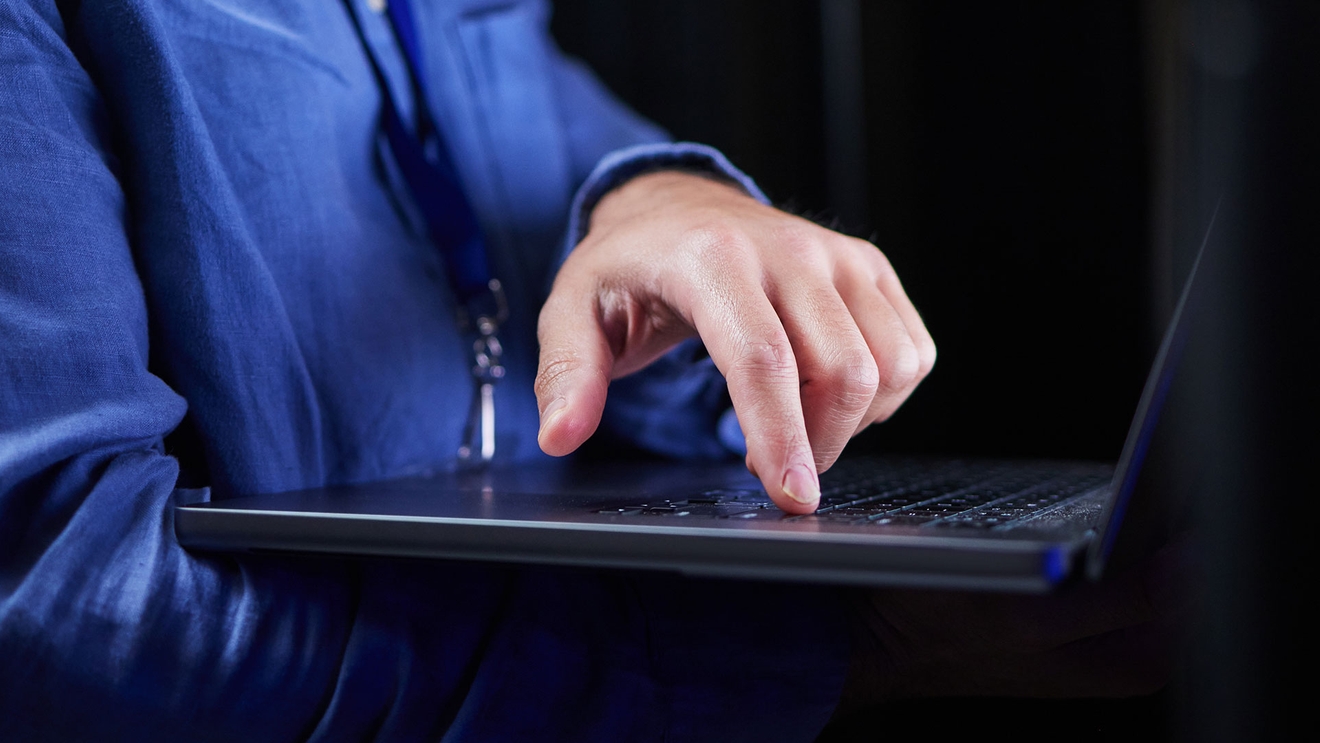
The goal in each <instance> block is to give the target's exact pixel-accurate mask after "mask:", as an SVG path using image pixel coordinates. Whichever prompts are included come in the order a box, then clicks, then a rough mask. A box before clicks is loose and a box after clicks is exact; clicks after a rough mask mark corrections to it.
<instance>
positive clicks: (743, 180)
mask: <svg viewBox="0 0 1320 743" xmlns="http://www.w3.org/2000/svg"><path fill="white" fill-rule="evenodd" d="M667 168H673V169H675V170H697V171H702V172H706V173H710V174H712V175H717V176H720V177H721V178H725V179H727V180H729V181H730V182H732V183H734V184H736V185H737V186H739V187H740V188H742V189H743V190H744V191H746V192H747V194H748V195H749V196H751V197H752V198H754V199H756V200H757V201H760V202H761V203H762V204H769V203H770V199H768V198H766V195H765V193H763V192H762V191H761V188H760V187H759V186H757V185H756V182H755V181H753V180H752V179H751V177H749V176H748V175H747V174H746V173H744V172H742V171H741V170H739V169H737V168H735V167H734V166H733V163H731V162H729V159H728V158H727V157H725V156H724V153H722V152H720V151H719V150H717V149H715V148H714V147H708V146H706V145H704V144H697V143H695V142H661V143H657V144H642V145H637V146H635V147H625V148H623V149H621V150H615V151H614V152H611V153H610V154H608V155H606V156H605V157H603V158H601V160H600V162H599V163H598V164H597V165H596V169H595V170H593V171H591V175H589V176H587V180H586V181H585V182H584V183H583V184H582V186H581V187H580V188H579V189H578V192H577V195H576V196H574V197H573V206H572V208H571V209H570V210H569V221H568V235H567V240H566V243H567V244H566V245H565V246H564V253H563V255H562V256H560V257H561V259H562V258H566V257H567V256H568V253H569V252H570V251H572V250H573V248H574V247H575V246H576V245H577V244H578V243H580V242H582V238H584V237H586V236H587V230H588V229H589V228H590V227H591V210H593V209H595V208H596V204H598V203H600V200H601V199H602V198H604V197H605V194H607V193H609V192H610V191H612V190H614V189H616V188H618V187H619V186H621V185H623V184H624V183H626V182H628V181H629V180H631V179H633V178H636V177H637V176H639V175H641V174H642V173H649V172H651V171H654V170H664V169H667ZM561 263H562V260H561Z"/></svg>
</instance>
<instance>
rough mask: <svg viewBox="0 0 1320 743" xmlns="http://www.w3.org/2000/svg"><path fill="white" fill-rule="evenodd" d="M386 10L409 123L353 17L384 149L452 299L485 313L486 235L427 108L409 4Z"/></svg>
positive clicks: (473, 313) (398, 2)
mask: <svg viewBox="0 0 1320 743" xmlns="http://www.w3.org/2000/svg"><path fill="white" fill-rule="evenodd" d="M350 14H352V10H351V9H350ZM388 14H389V19H390V25H391V26H392V27H393V29H394V35H395V38H396V39H397V40H398V42H399V48H400V49H401V50H402V52H403V57H404V60H405V62H406V63H407V67H408V74H409V78H410V82H411V83H412V85H411V87H412V91H413V97H414V99H415V101H416V105H415V106H414V110H415V111H416V122H415V125H413V126H410V125H409V124H408V123H406V122H405V121H404V120H403V117H402V116H401V115H400V114H399V110H398V108H397V107H396V106H395V103H394V97H393V96H392V95H391V93H390V87H389V85H388V84H387V82H386V78H385V74H384V72H383V70H382V69H381V65H380V63H379V61H378V60H377V59H376V55H375V53H374V51H373V49H372V47H371V45H370V44H369V43H367V38H366V34H365V33H364V31H363V29H362V27H361V25H359V24H358V19H357V16H356V15H355V14H353V21H354V24H355V25H357V31H358V35H359V36H360V37H361V40H362V44H363V46H364V47H365V48H366V50H367V57H368V60H369V61H370V63H371V68H372V72H373V73H374V74H375V76H376V79H377V83H378V84H379V85H380V89H381V98H382V106H381V108H382V110H381V123H382V125H383V128H384V130H385V136H386V139H387V140H388V142H389V145H390V152H391V153H392V154H393V155H394V161H395V163H397V165H398V167H399V171H400V173H401V174H402V175H403V180H404V182H405V183H406V184H407V185H408V190H409V191H410V192H411V193H412V197H413V201H414V202H415V203H416V204H417V207H418V209H420V210H421V213H422V218H423V219H424V220H425V221H426V227H427V232H428V234H429V236H430V238H431V240H432V242H434V243H435V245H436V247H438V248H439V249H440V253H441V255H442V256H443V257H444V261H445V267H446V268H447V269H448V274H449V282H450V285H451V288H452V289H453V291H454V295H455V299H457V300H458V302H459V304H460V305H462V306H463V308H464V309H465V310H466V311H467V312H468V313H469V316H470V317H474V318H475V317H479V316H482V315H490V314H492V312H493V311H497V310H498V308H497V307H492V306H491V302H490V296H489V295H490V293H491V279H492V278H493V277H492V276H491V269H490V260H489V258H488V256H487V254H486V241H485V238H484V236H483V235H482V233H481V226H480V225H479V224H478V223H477V218H476V214H475V213H474V212H473V211H472V207H471V205H470V204H469V203H468V200H467V196H466V195H465V194H464V193H463V188H462V186H461V185H460V183H459V180H458V173H457V170H456V169H455V168H454V164H453V161H452V160H451V159H450V157H449V150H448V148H447V147H446V146H445V142H444V140H443V138H442V136H441V134H440V130H439V128H438V127H437V126H435V124H434V122H433V121H432V119H431V115H430V111H429V109H428V108H427V101H428V100H429V98H428V97H427V82H426V72H425V70H426V68H425V66H424V65H423V64H422V55H421V45H420V40H419V37H418V35H417V25H416V23H415V21H414V19H413V15H412V8H411V6H409V4H408V2H407V0H390V2H389V5H388Z"/></svg>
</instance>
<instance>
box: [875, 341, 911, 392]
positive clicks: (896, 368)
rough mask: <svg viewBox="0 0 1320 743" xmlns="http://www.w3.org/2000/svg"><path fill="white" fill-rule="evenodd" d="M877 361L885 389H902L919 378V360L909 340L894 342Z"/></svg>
mask: <svg viewBox="0 0 1320 743" xmlns="http://www.w3.org/2000/svg"><path fill="white" fill-rule="evenodd" d="M879 362H880V363H879V367H880V379H881V384H883V385H884V386H885V388H886V389H890V390H904V389H907V388H908V387H911V386H912V385H914V384H916V383H917V381H918V380H919V379H920V378H921V377H920V375H921V360H920V358H919V356H918V354H917V347H916V346H915V345H914V344H913V343H912V341H911V340H907V339H904V341H903V342H899V343H896V344H895V345H894V348H893V350H892V351H890V353H887V354H885V355H884V356H883V357H882V358H881V359H879Z"/></svg>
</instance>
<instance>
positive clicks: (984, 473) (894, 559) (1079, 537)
mask: <svg viewBox="0 0 1320 743" xmlns="http://www.w3.org/2000/svg"><path fill="white" fill-rule="evenodd" d="M1213 224H1214V220H1213V218H1212V219H1211V225H1210V227H1209V228H1208V229H1207V231H1206V234H1205V239H1204V240H1203V242H1202V245H1201V249H1200V253H1199V254H1198V256H1197V258H1196V261H1195V263H1194V264H1193V267H1192V270H1191V272H1190V274H1189V276H1188V278H1187V281H1186V282H1185V284H1184V286H1183V290H1182V293H1181V296H1180V298H1179V301H1178V304H1177V306H1176V308H1175V310H1174V313H1173V316H1172V318H1171V320H1170V323H1169V326H1168V328H1167V330H1166V331H1165V335H1164V338H1163V341H1162V343H1161V345H1160V347H1159V350H1158V352H1157V354H1156V357H1155V361H1154V364H1153V366H1152V368H1151V371H1150V373H1149V375H1148V377H1147V379H1146V384H1145V387H1144V389H1143V391H1142V394H1141V398H1140V401H1139V403H1138V405H1137V410H1136V414H1135V416H1134V418H1133V421H1132V425H1131V427H1130V429H1129V432H1128V436H1127V441H1126V442H1125V444H1124V446H1123V449H1122V455H1121V457H1120V459H1119V460H1118V462H1117V464H1112V465H1111V464H1097V463H1087V462H1057V461H1035V462H1022V461H996V460H976V459H941V458H886V457H859V458H845V459H843V460H841V461H840V462H839V463H838V464H836V465H835V466H834V467H833V468H831V469H830V470H829V471H828V472H826V473H825V474H824V475H822V477H821V489H822V496H821V503H820V507H819V509H818V510H817V511H816V512H815V513H812V514H807V515H798V516H791V515H787V514H784V513H783V512H781V511H780V510H779V509H778V508H777V507H776V506H774V504H773V503H771V502H770V499H769V497H768V496H767V495H766V493H765V491H764V490H763V489H762V488H761V487H760V484H759V483H758V481H757V480H756V479H755V478H753V477H752V476H751V475H750V474H749V473H748V472H747V470H746V468H744V467H743V466H742V464H741V463H734V462H730V463H710V464H692V463H674V462H618V463H609V464H600V463H583V462H575V461H572V460H568V461H556V462H552V463H547V464H536V465H524V466H514V467H491V468H488V469H467V470H458V471H453V472H447V473H444V474H440V475H436V476H432V477H427V478H418V479H407V480H397V481H390V482H380V483H371V484H357V485H346V486H336V487H327V488H320V489H314V490H300V491H292V492H284V493H272V494H264V495H253V496H244V497H237V498H232V499H227V500H222V501H216V502H189V501H188V500H187V499H182V500H180V501H179V502H177V503H176V505H175V507H174V514H173V515H174V526H175V533H176V535H177V537H178V540H179V542H180V543H181V544H182V545H183V546H184V547H187V548H190V549H195V550H220V551H240V552H261V553H272V552H275V553H304V554H330V555H369V556H380V557H408V558H435V559H448V560H478V561H489V562H503V563H530V564H549V565H572V566H587V567H593V568H625V569H645V570H665V571H678V572H681V573H685V574H689V575H697V576H710V577H721V578H740V579H769V580H781V581H809V582H814V583H826V584H841V585H864V586H877V587H878V586H904V587H926V588H944V589H970V590H991V591H1006V592H1024V593H1041V592H1046V591H1049V590H1052V589H1054V588H1055V587H1057V586H1059V585H1061V584H1063V583H1064V582H1066V581H1069V580H1071V579H1077V578H1081V577H1083V576H1085V577H1087V578H1090V579H1093V580H1094V579H1098V578H1099V577H1100V576H1101V574H1102V572H1103V570H1104V567H1105V564H1106V562H1107V561H1108V560H1109V558H1110V556H1111V554H1112V553H1113V551H1114V545H1115V540H1116V537H1117V535H1118V533H1119V527H1120V525H1121V524H1122V522H1123V520H1124V518H1125V515H1126V514H1127V512H1128V510H1129V505H1130V504H1131V502H1132V496H1133V492H1134V490H1135V489H1136V484H1137V476H1138V474H1139V473H1140V471H1141V468H1142V464H1143V461H1144V460H1145V458H1146V454H1147V452H1148V451H1149V449H1150V444H1151V441H1152V436H1153V434H1154V432H1155V427H1156V422H1157V421H1158V419H1159V416H1160V411H1161V409H1162V407H1163V405H1164V401H1165V399H1166V397H1167V395H1168V393H1169V389H1170V386H1171V384H1172V382H1173V378H1174V371H1175V369H1176V367H1177V362H1178V357H1179V355H1180V351H1181V349H1182V347H1183V345H1184V342H1185V340H1186V337H1187V334H1188V328H1189V325H1190V323H1191V320H1192V316H1193V315H1196V314H1198V313H1196V312H1195V311H1194V308H1193V306H1192V305H1194V303H1195V300H1194V293H1195V292H1194V287H1195V285H1196V281H1195V278H1196V274H1197V270H1198V268H1199V266H1200V263H1201V260H1202V258H1203V257H1204V254H1205V252H1206V245H1207V244H1208V242H1209V239H1210V235H1211V233H1212V231H1213ZM193 492H201V493H203V494H204V491H193ZM198 500H204V495H203V497H202V498H199V499H198Z"/></svg>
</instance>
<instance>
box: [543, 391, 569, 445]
mask: <svg viewBox="0 0 1320 743" xmlns="http://www.w3.org/2000/svg"><path fill="white" fill-rule="evenodd" d="M566 407H568V400H565V399H564V398H562V397H556V398H555V399H554V400H552V401H551V402H550V404H549V405H547V406H545V411H544V412H542V413H541V430H540V431H538V432H537V434H536V437H537V438H540V437H541V436H542V435H544V434H545V429H547V428H549V427H550V424H551V423H553V422H554V420H555V418H558V417H559V416H560V415H563V413H564V408H566Z"/></svg>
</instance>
